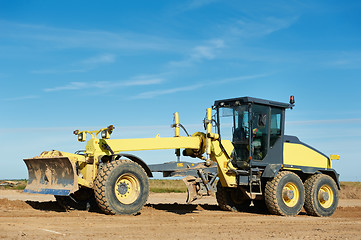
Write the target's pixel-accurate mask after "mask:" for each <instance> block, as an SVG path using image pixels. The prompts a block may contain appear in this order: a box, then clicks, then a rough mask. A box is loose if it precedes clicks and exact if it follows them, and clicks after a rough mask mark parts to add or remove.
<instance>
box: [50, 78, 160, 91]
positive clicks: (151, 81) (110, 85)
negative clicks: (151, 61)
mask: <svg viewBox="0 0 361 240" xmlns="http://www.w3.org/2000/svg"><path fill="white" fill-rule="evenodd" d="M162 82H164V79H163V78H156V77H151V78H146V76H140V77H134V78H132V79H131V80H127V81H97V82H70V83H68V84H66V85H63V86H57V87H53V88H45V89H44V91H45V92H58V91H69V90H81V89H89V88H93V89H108V90H112V89H114V88H119V87H131V86H146V85H156V84H161V83H162Z"/></svg>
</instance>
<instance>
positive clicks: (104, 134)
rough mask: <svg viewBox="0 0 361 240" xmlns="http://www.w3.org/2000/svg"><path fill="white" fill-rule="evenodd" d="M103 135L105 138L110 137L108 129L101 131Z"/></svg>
mask: <svg viewBox="0 0 361 240" xmlns="http://www.w3.org/2000/svg"><path fill="white" fill-rule="evenodd" d="M101 136H102V138H105V139H107V138H109V135H108V130H103V131H102V133H101Z"/></svg>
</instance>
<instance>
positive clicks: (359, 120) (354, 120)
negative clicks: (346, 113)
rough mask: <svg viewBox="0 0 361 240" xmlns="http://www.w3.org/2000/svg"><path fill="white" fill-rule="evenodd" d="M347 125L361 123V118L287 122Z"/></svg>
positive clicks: (289, 123)
mask: <svg viewBox="0 0 361 240" xmlns="http://www.w3.org/2000/svg"><path fill="white" fill-rule="evenodd" d="M346 123H361V118H347V119H323V120H305V121H287V124H288V125H323V124H346Z"/></svg>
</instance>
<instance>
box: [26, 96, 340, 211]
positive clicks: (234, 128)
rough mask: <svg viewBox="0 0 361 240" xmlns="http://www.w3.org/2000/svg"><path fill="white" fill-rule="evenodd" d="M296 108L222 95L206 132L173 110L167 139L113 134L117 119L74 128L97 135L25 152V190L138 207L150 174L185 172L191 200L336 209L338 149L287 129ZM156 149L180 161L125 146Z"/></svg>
mask: <svg viewBox="0 0 361 240" xmlns="http://www.w3.org/2000/svg"><path fill="white" fill-rule="evenodd" d="M293 107H294V98H293V96H291V99H290V103H281V102H275V101H270V100H264V99H258V98H252V97H240V98H233V99H225V100H218V101H215V103H214V105H213V107H212V108H213V113H214V114H213V115H212V109H211V108H208V109H207V112H206V117H205V119H204V120H203V124H204V128H205V132H195V133H193V134H192V135H189V134H188V133H187V131H186V129H185V128H184V126H183V125H182V124H180V122H179V115H178V113H175V114H174V122H173V124H172V125H171V126H172V127H173V128H174V129H175V135H174V137H166V138H164V137H160V136H159V135H157V136H155V137H154V138H141V139H109V138H110V135H111V133H112V132H113V130H114V127H113V126H112V125H111V126H109V127H107V128H102V129H100V130H96V131H79V130H76V131H74V134H75V135H77V138H78V141H80V142H85V141H86V139H87V135H90V136H91V138H90V139H89V140H88V141H87V144H86V147H85V150H84V151H78V152H76V153H75V154H72V153H66V152H62V151H56V150H52V151H45V152H43V153H41V154H40V156H37V157H34V158H30V159H24V161H25V163H26V165H27V167H28V172H29V182H28V185H27V187H26V189H25V192H28V193H42V194H52V195H54V196H55V197H56V199H57V200H58V201H59V202H60V203H61V204H62V205H64V206H66V207H69V208H70V207H73V208H79V209H89V208H92V207H99V208H100V209H101V210H102V211H103V212H105V213H107V214H136V213H138V212H139V211H140V210H141V209H142V207H143V206H144V204H145V203H146V201H147V198H148V195H149V182H148V178H149V177H153V172H162V173H163V176H164V177H179V176H183V177H184V178H183V180H184V182H185V183H186V186H187V190H188V191H187V192H188V196H187V203H190V202H192V201H194V200H196V199H197V198H199V197H201V196H205V195H215V196H216V199H217V202H218V204H219V206H220V208H221V209H223V210H229V211H240V210H242V209H243V208H244V207H245V206H249V205H250V204H259V203H261V204H265V205H266V206H267V209H268V210H269V211H270V213H272V214H277V215H284V216H294V215H297V214H298V213H299V212H300V211H301V209H302V207H304V209H305V210H306V212H307V213H308V214H309V215H313V216H330V215H332V214H333V213H334V211H335V210H336V208H337V204H338V190H339V189H340V185H339V180H338V178H339V174H338V173H337V172H336V171H335V170H334V169H332V160H336V159H339V156H338V155H331V156H330V157H328V156H326V155H324V154H323V153H321V152H320V151H318V150H316V149H314V148H312V147H311V146H309V145H307V144H305V143H303V142H301V141H300V140H299V139H298V138H297V137H295V136H287V135H285V134H284V126H285V111H286V109H288V108H293ZM212 127H214V128H215V130H216V131H215V132H212ZM180 129H183V130H184V132H185V133H186V135H187V136H181V135H180ZM98 135H100V136H99V137H98ZM226 139H227V140H226ZM157 149H175V154H176V156H177V159H176V161H173V162H167V163H162V164H153V165H148V164H146V163H145V162H144V161H143V160H142V159H140V158H139V157H137V156H135V155H132V154H128V153H127V152H133V151H144V150H157ZM181 150H183V151H182V153H183V156H186V157H189V159H194V158H198V159H201V160H203V161H201V162H199V161H198V162H195V161H194V160H192V161H187V162H186V161H181V160H180V156H181Z"/></svg>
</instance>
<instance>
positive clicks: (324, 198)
mask: <svg viewBox="0 0 361 240" xmlns="http://www.w3.org/2000/svg"><path fill="white" fill-rule="evenodd" d="M305 193H306V197H305V206H304V207H305V210H306V212H307V214H309V215H312V216H318V217H328V216H331V215H332V214H333V213H334V212H335V211H336V208H337V204H338V189H337V186H336V183H335V181H334V180H333V179H332V178H331V177H330V176H328V175H325V174H315V175H313V176H311V177H309V178H308V179H307V180H306V181H305Z"/></svg>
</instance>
